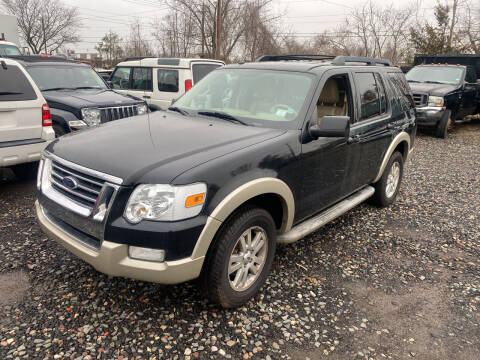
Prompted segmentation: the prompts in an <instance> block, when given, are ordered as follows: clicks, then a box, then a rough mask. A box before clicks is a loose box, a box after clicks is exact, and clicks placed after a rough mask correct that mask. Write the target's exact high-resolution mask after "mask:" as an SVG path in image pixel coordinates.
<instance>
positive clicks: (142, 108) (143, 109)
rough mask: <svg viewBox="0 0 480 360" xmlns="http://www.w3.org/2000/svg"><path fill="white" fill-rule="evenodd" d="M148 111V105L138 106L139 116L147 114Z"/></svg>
mask: <svg viewBox="0 0 480 360" xmlns="http://www.w3.org/2000/svg"><path fill="white" fill-rule="evenodd" d="M147 111H148V107H147V104H138V105H137V112H138V115H143V114H146V113H147Z"/></svg>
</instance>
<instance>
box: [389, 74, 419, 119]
mask: <svg viewBox="0 0 480 360" xmlns="http://www.w3.org/2000/svg"><path fill="white" fill-rule="evenodd" d="M388 79H389V80H390V84H391V85H392V89H393V91H394V92H395V95H396V96H397V97H398V98H399V100H400V103H401V107H402V109H403V110H404V111H407V110H408V109H410V108H413V107H415V103H414V102H413V96H412V91H411V90H410V86H409V85H408V83H407V81H406V79H405V75H403V74H402V73H400V72H395V73H388Z"/></svg>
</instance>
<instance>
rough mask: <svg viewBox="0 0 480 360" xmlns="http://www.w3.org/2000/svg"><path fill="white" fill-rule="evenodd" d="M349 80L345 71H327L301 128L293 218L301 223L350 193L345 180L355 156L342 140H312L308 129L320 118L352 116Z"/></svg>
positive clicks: (345, 140)
mask: <svg viewBox="0 0 480 360" xmlns="http://www.w3.org/2000/svg"><path fill="white" fill-rule="evenodd" d="M350 84H351V77H350V75H349V74H348V73H347V72H345V71H343V72H342V71H328V72H326V73H325V74H324V76H323V78H322V80H321V81H320V86H319V87H318V89H317V92H316V94H315V99H316V101H315V103H314V104H312V107H311V110H310V114H309V115H308V119H310V121H309V122H308V123H307V124H306V125H305V129H304V131H303V133H304V140H303V144H302V154H301V157H300V161H301V164H302V166H301V168H302V169H304V176H303V180H302V187H301V195H300V198H301V201H300V204H299V208H298V209H297V213H298V215H297V219H296V220H299V221H300V220H302V219H305V218H307V217H310V216H312V215H314V214H315V213H317V212H319V211H321V210H323V209H325V208H326V207H328V206H330V205H332V204H334V203H335V202H337V201H339V200H341V199H342V198H344V197H345V196H347V195H349V194H350V193H351V191H352V189H351V184H350V183H349V181H348V179H349V178H350V177H351V176H352V168H353V165H354V163H355V158H356V155H355V154H354V153H352V152H351V147H350V145H349V144H348V142H347V139H345V138H327V137H320V138H318V139H312V138H311V137H309V135H308V128H309V127H310V126H311V125H312V124H313V123H314V122H315V121H317V119H318V121H321V120H322V118H323V117H324V116H328V115H330V116H333V115H338V116H350V117H352V115H353V101H352V100H353V97H352V88H351V86H350Z"/></svg>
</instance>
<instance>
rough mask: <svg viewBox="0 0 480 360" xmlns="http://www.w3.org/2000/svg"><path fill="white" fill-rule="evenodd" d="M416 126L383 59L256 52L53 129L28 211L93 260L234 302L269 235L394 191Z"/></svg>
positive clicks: (257, 280)
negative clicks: (139, 103)
mask: <svg viewBox="0 0 480 360" xmlns="http://www.w3.org/2000/svg"><path fill="white" fill-rule="evenodd" d="M415 131H416V125H415V111H414V105H413V100H412V96H411V93H410V89H409V87H408V84H407V82H406V81H405V76H404V75H403V74H402V72H401V71H400V69H398V68H396V67H393V66H390V64H389V63H388V61H385V60H378V59H370V58H356V57H342V56H339V57H334V56H316V57H313V56H309V57H306V56H293V55H292V56H265V57H263V58H262V59H260V61H258V62H254V63H245V64H236V65H228V66H225V67H222V68H220V69H217V70H215V71H213V72H211V73H210V74H209V75H207V76H206V77H205V78H204V79H203V80H202V81H201V82H200V83H199V84H197V85H196V86H195V87H193V88H192V89H191V90H190V91H188V92H187V93H185V94H184V95H183V96H182V97H181V98H180V99H178V101H177V102H176V103H175V106H173V107H170V109H169V110H168V111H166V112H163V111H162V112H153V113H149V114H147V115H143V116H138V117H136V118H134V119H131V120H128V121H127V120H120V121H117V122H115V123H109V124H104V125H102V126H100V127H98V128H97V129H95V130H87V131H84V132H81V133H78V134H73V135H69V136H67V137H65V138H61V139H58V140H57V141H55V142H54V143H53V144H51V145H50V146H49V147H48V149H46V151H45V153H44V158H43V161H42V164H41V168H40V171H39V186H38V193H37V194H38V200H37V202H36V211H37V216H38V219H39V222H40V224H41V226H42V228H43V229H44V231H45V232H46V233H47V234H48V235H49V236H50V237H51V238H53V239H56V240H57V241H58V242H59V243H60V244H62V245H63V246H65V247H66V248H67V249H68V250H70V251H71V252H73V253H74V254H75V255H77V256H78V257H80V258H82V259H84V260H85V261H87V262H88V263H90V264H92V265H93V266H94V267H95V268H96V269H98V270H99V271H101V272H104V273H107V274H111V275H115V276H125V277H130V278H135V279H141V280H144V281H152V282H158V283H164V284H174V283H180V282H184V281H188V280H192V279H195V278H198V277H199V278H200V284H201V286H202V288H203V289H204V290H205V293H206V295H207V296H208V297H209V298H210V299H211V300H212V301H214V302H216V303H219V304H221V305H222V306H224V307H234V306H238V305H240V304H243V303H244V302H246V301H247V300H248V299H250V298H251V297H252V296H254V295H255V294H256V293H257V292H258V291H259V289H260V287H261V286H262V285H263V284H264V282H265V279H266V278H267V276H268V273H269V271H270V267H271V265H272V261H273V257H274V253H275V248H276V245H277V243H284V244H287V243H292V242H295V241H298V240H300V239H302V238H303V237H304V236H306V235H307V234H309V233H311V232H313V231H315V230H317V229H318V228H319V227H321V226H322V225H324V224H325V223H327V222H328V221H331V220H332V219H334V218H335V217H337V216H339V215H341V214H343V213H344V212H346V211H347V210H349V209H351V208H352V207H354V206H355V205H357V204H359V203H361V202H363V201H364V200H366V199H369V198H370V199H371V201H372V202H374V203H375V204H377V205H379V206H388V205H390V204H392V203H393V202H394V200H395V198H396V196H397V194H398V192H399V189H400V183H401V179H402V174H403V167H404V164H405V163H406V161H407V159H408V156H409V154H410V152H411V151H412V149H413V145H414V136H415ZM80 150H81V151H80Z"/></svg>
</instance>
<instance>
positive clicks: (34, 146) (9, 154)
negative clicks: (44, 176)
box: [0, 129, 55, 167]
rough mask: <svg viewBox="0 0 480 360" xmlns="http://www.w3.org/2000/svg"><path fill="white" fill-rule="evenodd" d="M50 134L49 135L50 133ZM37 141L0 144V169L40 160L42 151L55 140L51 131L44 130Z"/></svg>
mask: <svg viewBox="0 0 480 360" xmlns="http://www.w3.org/2000/svg"><path fill="white" fill-rule="evenodd" d="M50 132H51V133H50ZM43 135H44V136H42V138H39V139H30V140H22V141H18V142H17V141H9V142H4V143H0V145H1V144H4V146H0V167H6V166H12V165H17V164H23V163H29V162H33V161H38V160H40V157H41V155H42V152H43V150H44V149H45V148H46V147H47V145H48V144H50V142H51V141H52V140H53V139H55V134H54V132H53V129H50V131H48V130H44V134H43Z"/></svg>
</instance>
